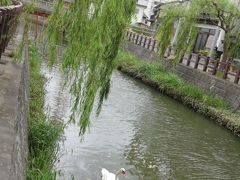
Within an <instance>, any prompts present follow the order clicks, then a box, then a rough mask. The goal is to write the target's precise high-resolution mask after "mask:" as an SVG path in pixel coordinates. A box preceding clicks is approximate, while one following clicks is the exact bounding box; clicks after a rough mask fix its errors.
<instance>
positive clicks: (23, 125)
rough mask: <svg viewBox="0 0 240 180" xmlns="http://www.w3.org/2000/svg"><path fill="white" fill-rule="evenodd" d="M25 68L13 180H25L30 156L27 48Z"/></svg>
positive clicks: (23, 69) (25, 50)
mask: <svg viewBox="0 0 240 180" xmlns="http://www.w3.org/2000/svg"><path fill="white" fill-rule="evenodd" d="M23 58H24V59H23V66H22V72H21V80H20V86H19V93H18V101H17V119H16V121H15V125H14V126H15V137H14V139H15V140H14V146H13V153H12V164H11V170H10V179H11V180H15V179H18V180H25V179H26V170H27V155H28V139H27V137H28V132H27V127H28V126H27V122H28V121H27V119H28V107H29V106H28V99H29V69H28V67H29V66H28V48H27V46H25V49H24V56H23Z"/></svg>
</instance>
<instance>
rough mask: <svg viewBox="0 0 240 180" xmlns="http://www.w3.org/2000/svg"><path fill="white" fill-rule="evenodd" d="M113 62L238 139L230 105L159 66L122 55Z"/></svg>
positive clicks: (237, 119)
mask: <svg viewBox="0 0 240 180" xmlns="http://www.w3.org/2000/svg"><path fill="white" fill-rule="evenodd" d="M117 58H118V69H119V70H120V71H122V72H124V73H126V74H128V75H129V76H132V77H134V78H136V79H139V80H141V81H142V82H144V83H145V84H148V85H150V86H152V87H154V88H155V89H157V90H159V91H160V92H162V93H164V94H166V95H168V96H170V97H172V98H174V99H176V100H178V101H180V102H182V103H183V104H185V105H187V106H189V107H191V108H193V109H195V110H196V111H197V112H199V113H201V114H203V115H205V116H207V117H209V118H210V119H212V120H214V121H216V122H218V123H219V124H221V125H223V126H225V127H227V128H228V129H229V130H231V131H232V132H233V133H234V134H236V135H238V136H240V114H239V113H233V112H232V109H231V107H230V105H229V104H228V103H226V102H225V101H223V100H222V99H220V98H217V97H215V96H214V95H212V94H210V93H206V92H205V91H204V90H202V89H200V88H198V87H196V86H193V85H190V84H187V83H185V82H184V81H183V80H182V79H181V78H179V77H178V76H177V75H175V74H172V73H169V72H167V71H166V70H164V68H163V67H162V65H161V64H160V63H149V62H148V61H146V60H142V59H139V58H137V57H136V56H134V55H132V54H130V53H127V52H124V51H120V52H119V54H118V57H117Z"/></svg>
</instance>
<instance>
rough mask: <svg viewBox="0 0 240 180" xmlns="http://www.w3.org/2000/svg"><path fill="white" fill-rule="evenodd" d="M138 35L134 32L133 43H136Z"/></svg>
mask: <svg viewBox="0 0 240 180" xmlns="http://www.w3.org/2000/svg"><path fill="white" fill-rule="evenodd" d="M138 36H139V34H137V33H136V34H135V37H134V40H133V42H134V44H137V40H138Z"/></svg>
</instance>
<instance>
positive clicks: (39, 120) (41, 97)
mask: <svg viewBox="0 0 240 180" xmlns="http://www.w3.org/2000/svg"><path fill="white" fill-rule="evenodd" d="M40 67H41V57H40V55H39V52H38V49H37V48H36V47H35V46H34V45H33V44H31V45H30V46H29V80H30V84H29V86H30V98H29V116H28V149H29V154H28V168H27V179H55V178H56V172H55V171H53V165H54V163H55V161H56V160H57V157H56V155H57V152H58V149H57V145H58V141H59V138H60V136H61V134H62V132H63V131H62V129H63V127H62V125H61V124H58V123H56V122H55V121H54V120H52V119H50V118H48V115H47V113H46V111H45V107H44V105H45V90H44V86H45V83H46V81H47V80H46V79H45V77H44V75H42V74H41V72H40Z"/></svg>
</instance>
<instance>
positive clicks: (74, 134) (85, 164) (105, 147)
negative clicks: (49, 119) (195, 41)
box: [42, 65, 240, 180]
mask: <svg viewBox="0 0 240 180" xmlns="http://www.w3.org/2000/svg"><path fill="white" fill-rule="evenodd" d="M42 71H43V72H44V73H46V76H47V77H50V81H49V83H48V85H47V86H46V91H47V95H46V102H47V104H48V106H49V107H50V115H51V116H57V117H59V118H62V119H64V120H65V121H67V119H68V116H69V105H70V96H69V94H68V92H67V91H66V90H62V88H61V81H62V76H61V73H59V71H58V69H57V67H56V68H55V69H53V71H52V72H50V71H48V70H47V68H46V66H44V65H43V68H42ZM91 119H92V123H91V129H90V133H87V134H86V135H85V138H84V141H83V142H80V139H79V137H78V133H79V127H78V126H76V125H73V124H70V125H69V126H68V127H67V128H66V129H65V132H64V136H65V141H63V142H60V154H61V157H60V159H59V162H58V163H56V169H57V170H59V171H60V175H59V176H58V179H70V178H71V176H72V175H73V176H74V177H75V179H80V180H85V179H91V180H96V179H100V171H101V168H102V167H105V168H107V169H108V170H110V171H112V172H115V171H116V170H118V169H119V168H120V167H124V168H126V169H127V176H126V177H125V178H122V179H131V180H137V179H144V180H145V179H149V180H155V179H156V180H158V179H238V178H239V177H240V171H239V169H240V161H239V159H240V141H239V139H238V138H236V137H234V136H233V135H232V134H231V133H229V132H228V131H227V130H225V129H223V128H221V127H219V126H217V125H216V124H215V123H214V122H212V121H209V120H208V119H206V118H205V117H203V116H201V115H199V114H197V113H195V112H194V111H192V110H191V109H189V108H187V107H185V106H183V105H181V104H180V103H178V102H176V101H174V100H172V99H170V98H168V97H166V96H164V95H161V94H160V93H159V92H157V91H155V90H153V89H152V88H149V87H147V86H145V85H143V84H141V83H140V82H138V81H135V80H133V79H131V78H129V77H127V76H125V75H122V74H120V73H119V72H115V73H114V75H113V78H112V88H111V93H110V95H109V98H108V100H107V101H106V102H105V103H104V105H103V108H102V112H101V114H100V116H99V117H98V118H96V117H95V116H94V114H93V116H92V118H91Z"/></svg>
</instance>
